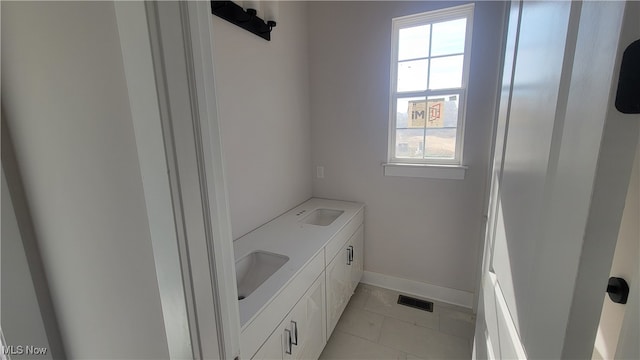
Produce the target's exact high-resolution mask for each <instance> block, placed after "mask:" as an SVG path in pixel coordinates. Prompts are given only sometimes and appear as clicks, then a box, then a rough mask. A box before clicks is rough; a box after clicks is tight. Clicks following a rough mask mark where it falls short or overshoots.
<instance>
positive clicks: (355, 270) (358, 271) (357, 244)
mask: <svg viewBox="0 0 640 360" xmlns="http://www.w3.org/2000/svg"><path fill="white" fill-rule="evenodd" d="M349 245H351V246H353V248H352V249H353V250H352V251H353V255H352V258H353V261H351V293H353V292H354V291H355V290H356V286H358V283H359V282H360V279H362V274H363V272H364V254H363V253H364V228H363V226H362V225H360V228H359V229H358V230H357V231H356V233H355V234H354V235H353V237H351V240H349ZM349 296H351V294H349Z"/></svg>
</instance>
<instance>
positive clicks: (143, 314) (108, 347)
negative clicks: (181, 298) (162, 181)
mask: <svg viewBox="0 0 640 360" xmlns="http://www.w3.org/2000/svg"><path fill="white" fill-rule="evenodd" d="M2 106H3V109H4V114H5V115H6V119H3V121H4V120H6V121H7V122H8V126H9V129H10V133H11V136H12V138H13V142H14V144H15V151H16V157H17V161H18V164H19V165H20V170H21V172H22V176H23V180H24V188H25V192H26V197H27V202H28V205H29V208H30V209H31V211H32V214H31V215H32V217H33V223H34V227H35V233H36V237H37V239H38V242H39V246H40V250H41V252H42V258H43V263H44V268H45V270H46V273H47V276H48V279H49V281H50V285H51V293H52V294H51V295H52V300H53V303H54V307H55V310H56V312H57V315H58V319H59V320H60V328H61V333H62V338H63V341H64V345H65V349H66V351H67V356H68V357H70V358H132V359H133V358H153V359H156V358H166V357H168V350H167V343H166V336H165V331H164V324H163V321H162V309H161V305H160V298H159V292H158V285H157V279H156V274H155V267H154V262H153V252H152V248H151V239H150V235H149V227H148V223H147V216H146V209H145V203H144V198H143V189H142V182H141V176H140V168H139V164H138V160H137V152H136V145H135V138H134V132H133V126H132V122H131V114H130V109H129V103H128V96H127V86H126V82H125V77H124V70H123V64H122V54H121V49H120V43H119V38H118V31H117V27H116V17H115V12H114V6H113V3H108V2H68V3H51V2H47V3H17V2H16V3H13V2H2ZM7 176H9V174H7ZM3 200H4V199H3Z"/></svg>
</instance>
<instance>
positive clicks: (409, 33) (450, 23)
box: [385, 4, 473, 173]
mask: <svg viewBox="0 0 640 360" xmlns="http://www.w3.org/2000/svg"><path fill="white" fill-rule="evenodd" d="M472 20H473V4H469V5H462V6H456V7H452V8H447V9H442V10H436V11H430V12H426V13H422V14H416V15H410V16H405V17H401V18H395V19H393V34H392V42H393V43H392V62H391V92H390V98H391V107H390V108H391V116H390V132H389V162H390V163H392V164H395V163H400V164H420V165H461V162H462V144H463V132H464V130H463V129H464V127H463V125H464V113H465V100H466V86H467V79H468V74H469V52H470V49H471V28H472ZM385 171H386V170H385ZM385 173H386V172H385Z"/></svg>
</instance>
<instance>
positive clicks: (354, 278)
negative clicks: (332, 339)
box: [326, 225, 364, 338]
mask: <svg viewBox="0 0 640 360" xmlns="http://www.w3.org/2000/svg"><path fill="white" fill-rule="evenodd" d="M363 245H364V230H363V226H362V225H360V227H359V228H358V230H356V232H355V233H354V234H353V235H352V236H351V238H349V240H348V241H347V242H346V243H345V244H344V246H343V247H342V248H341V249H340V251H338V253H337V254H336V256H335V257H334V258H333V259H332V260H331V262H330V263H329V265H327V268H326V276H327V338H329V336H331V333H332V332H333V329H334V328H335V326H336V324H337V323H338V320H339V319H340V316H341V315H342V312H343V311H344V309H345V307H346V306H347V303H348V302H349V299H350V298H351V295H353V292H354V291H355V289H356V286H357V285H358V282H360V279H361V278H362V273H363V256H362V250H363Z"/></svg>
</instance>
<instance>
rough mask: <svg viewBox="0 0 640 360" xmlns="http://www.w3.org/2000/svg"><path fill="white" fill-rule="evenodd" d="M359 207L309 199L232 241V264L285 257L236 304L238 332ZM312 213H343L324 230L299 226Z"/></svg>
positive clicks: (308, 225) (341, 202) (347, 203)
mask: <svg viewBox="0 0 640 360" xmlns="http://www.w3.org/2000/svg"><path fill="white" fill-rule="evenodd" d="M363 207H364V204H361V203H356V202H346V201H337V200H326V199H317V198H312V199H309V200H308V201H306V202H304V203H302V204H301V205H298V206H297V207H295V208H293V209H291V210H289V211H287V212H286V213H284V214H283V215H280V216H279V217H277V218H275V219H273V220H271V221H270V222H268V223H266V224H264V225H262V226H260V227H259V228H257V229H255V230H253V231H252V232H250V233H248V234H246V235H244V236H243V237H241V238H239V239H237V240H235V241H234V243H233V250H234V255H235V260H236V261H238V260H239V259H241V258H242V257H244V256H245V255H247V254H249V253H251V252H253V251H258V250H262V251H267V252H271V253H276V254H281V255H285V256H288V257H289V261H287V262H286V263H285V264H284V265H283V266H282V267H281V268H280V269H278V271H276V272H275V273H274V274H273V275H272V276H271V277H270V278H269V279H267V280H266V281H265V282H264V283H263V284H262V285H260V286H259V287H258V288H257V289H256V290H255V291H254V292H253V293H252V294H251V295H250V296H248V297H247V298H246V299H244V300H240V303H239V306H240V325H241V326H242V329H244V328H245V327H246V326H247V325H249V324H250V323H251V321H252V320H253V319H254V318H255V317H256V316H257V315H258V314H259V313H260V312H261V310H262V309H263V308H264V307H266V306H267V305H268V304H269V303H270V302H271V301H272V300H273V299H274V297H275V296H276V295H277V294H278V293H279V292H280V291H281V290H282V289H283V288H284V287H285V286H286V285H287V284H288V283H289V282H290V281H291V280H292V279H293V278H294V277H295V276H296V274H297V273H298V272H299V271H300V270H301V269H302V268H304V266H305V265H306V264H307V263H308V262H309V261H310V260H311V259H312V258H313V257H314V256H315V255H316V254H317V253H318V252H319V251H320V250H322V248H323V247H324V246H325V245H326V244H327V242H328V241H329V240H331V239H332V238H333V237H334V236H335V235H336V234H337V233H338V232H339V231H340V230H341V229H342V228H343V227H344V226H345V225H346V224H347V223H348V222H349V220H351V219H352V218H353V217H354V216H355V215H356V214H357V213H358V211H360V210H361V209H362V208H363ZM315 209H335V210H343V211H344V213H343V214H341V215H340V216H339V217H338V218H337V219H336V220H335V221H334V222H333V223H331V224H330V225H328V226H318V225H311V224H304V223H302V222H300V220H301V219H303V218H304V217H305V216H307V215H309V214H310V213H311V212H312V211H313V210H315ZM303 211H304V212H303ZM298 214H299V215H298Z"/></svg>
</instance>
